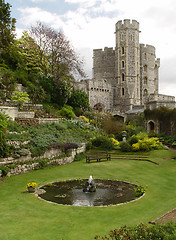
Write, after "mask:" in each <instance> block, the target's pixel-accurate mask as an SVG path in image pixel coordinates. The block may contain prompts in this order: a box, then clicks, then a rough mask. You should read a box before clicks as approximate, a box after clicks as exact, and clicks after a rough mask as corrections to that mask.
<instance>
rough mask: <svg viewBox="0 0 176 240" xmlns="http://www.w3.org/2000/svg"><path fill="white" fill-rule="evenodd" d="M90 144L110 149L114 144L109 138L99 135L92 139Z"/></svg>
mask: <svg viewBox="0 0 176 240" xmlns="http://www.w3.org/2000/svg"><path fill="white" fill-rule="evenodd" d="M92 145H93V146H95V147H100V148H105V149H108V150H111V149H113V148H114V144H113V143H112V141H111V139H109V138H108V137H106V136H99V137H96V138H94V139H93V140H92Z"/></svg>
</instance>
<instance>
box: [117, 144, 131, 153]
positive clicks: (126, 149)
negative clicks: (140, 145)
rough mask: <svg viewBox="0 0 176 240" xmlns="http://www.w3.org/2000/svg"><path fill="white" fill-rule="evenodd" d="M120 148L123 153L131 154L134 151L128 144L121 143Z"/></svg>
mask: <svg viewBox="0 0 176 240" xmlns="http://www.w3.org/2000/svg"><path fill="white" fill-rule="evenodd" d="M119 146H120V150H121V151H122V152H130V151H131V150H132V149H131V145H130V144H129V143H128V142H120V144H119Z"/></svg>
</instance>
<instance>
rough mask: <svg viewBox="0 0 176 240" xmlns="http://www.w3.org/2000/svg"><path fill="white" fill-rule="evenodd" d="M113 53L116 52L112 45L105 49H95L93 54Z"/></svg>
mask: <svg viewBox="0 0 176 240" xmlns="http://www.w3.org/2000/svg"><path fill="white" fill-rule="evenodd" d="M113 53H114V49H113V48H112V47H111V48H108V47H105V48H104V50H103V49H102V48H100V49H94V50H93V56H94V55H101V54H106V55H108V54H113Z"/></svg>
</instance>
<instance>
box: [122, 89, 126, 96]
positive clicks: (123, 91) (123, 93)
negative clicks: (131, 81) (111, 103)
mask: <svg viewBox="0 0 176 240" xmlns="http://www.w3.org/2000/svg"><path fill="white" fill-rule="evenodd" d="M124 95H125V89H124V88H122V96H124Z"/></svg>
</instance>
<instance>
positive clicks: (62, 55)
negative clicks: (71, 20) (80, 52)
mask: <svg viewBox="0 0 176 240" xmlns="http://www.w3.org/2000/svg"><path fill="white" fill-rule="evenodd" d="M30 35H31V36H32V37H33V38H34V40H35V42H36V43H37V45H38V46H39V47H40V59H41V61H42V59H43V54H44V53H46V54H47V56H48V63H49V72H50V73H51V74H53V75H57V77H59V78H60V77H62V76H63V74H64V76H65V77H67V79H69V80H72V78H73V74H74V73H78V74H80V75H81V76H84V72H83V70H82V69H81V66H82V62H81V61H80V60H79V58H78V56H77V55H76V52H75V51H74V49H73V48H72V47H71V44H70V42H69V41H68V40H67V39H66V37H65V35H64V33H63V32H61V31H60V32H57V31H55V30H54V29H52V28H49V27H47V26H45V25H43V24H42V23H38V24H37V26H35V27H32V28H31V31H30ZM63 69H64V71H63Z"/></svg>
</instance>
